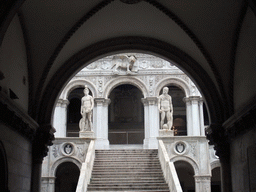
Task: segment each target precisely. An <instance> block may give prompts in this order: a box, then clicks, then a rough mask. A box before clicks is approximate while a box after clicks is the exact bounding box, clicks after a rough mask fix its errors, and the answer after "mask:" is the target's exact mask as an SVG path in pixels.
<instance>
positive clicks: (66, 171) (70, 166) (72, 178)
mask: <svg viewBox="0 0 256 192" xmlns="http://www.w3.org/2000/svg"><path fill="white" fill-rule="evenodd" d="M79 175H80V170H79V168H78V167H77V165H75V164H74V163H71V162H65V163H62V164H60V165H59V166H58V168H57V171H56V180H55V192H75V191H76V186H77V182H78V178H79Z"/></svg>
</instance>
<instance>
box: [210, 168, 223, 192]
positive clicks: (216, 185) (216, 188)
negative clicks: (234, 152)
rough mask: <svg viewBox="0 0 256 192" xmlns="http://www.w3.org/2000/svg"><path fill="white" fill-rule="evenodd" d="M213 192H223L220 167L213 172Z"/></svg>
mask: <svg viewBox="0 0 256 192" xmlns="http://www.w3.org/2000/svg"><path fill="white" fill-rule="evenodd" d="M211 192H221V174H220V167H216V168H214V169H213V170H212V178H211Z"/></svg>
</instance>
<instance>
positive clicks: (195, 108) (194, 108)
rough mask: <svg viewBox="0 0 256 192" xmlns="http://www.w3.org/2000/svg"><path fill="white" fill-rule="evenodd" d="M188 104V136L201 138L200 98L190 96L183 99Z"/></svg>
mask: <svg viewBox="0 0 256 192" xmlns="http://www.w3.org/2000/svg"><path fill="white" fill-rule="evenodd" d="M183 100H184V102H185V103H186V113H187V135H188V136H199V135H201V133H200V128H201V127H200V121H199V119H200V118H199V101H200V96H190V97H186V98H184V99H183Z"/></svg>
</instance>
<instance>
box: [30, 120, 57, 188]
mask: <svg viewBox="0 0 256 192" xmlns="http://www.w3.org/2000/svg"><path fill="white" fill-rule="evenodd" d="M54 132H55V129H54V128H53V127H52V126H51V125H50V124H45V125H41V126H40V127H39V128H38V129H37V131H36V135H35V138H34V140H33V145H32V174H31V177H32V178H33V179H32V182H31V191H40V189H41V185H40V184H41V171H42V161H43V158H44V157H45V156H46V155H47V153H48V150H49V149H48V147H49V146H51V145H52V144H53V143H52V141H53V140H54Z"/></svg>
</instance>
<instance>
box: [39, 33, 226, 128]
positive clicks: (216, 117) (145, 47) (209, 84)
mask: <svg viewBox="0 0 256 192" xmlns="http://www.w3.org/2000/svg"><path fill="white" fill-rule="evenodd" d="M130 51H137V52H144V53H146V52H147V53H151V54H153V55H157V56H160V57H162V58H165V59H166V60H170V61H174V62H176V63H177V64H179V67H181V68H182V69H183V70H185V71H186V73H187V74H189V75H190V76H191V77H192V78H193V79H194V80H195V82H196V83H197V85H198V86H199V88H200V90H201V92H202V93H203V95H204V97H205V100H206V103H207V106H208V109H209V112H210V116H211V123H213V124H222V123H223V121H224V120H225V119H226V118H227V117H226V115H227V113H228V112H227V111H225V109H224V107H223V106H224V102H223V98H222V97H221V95H220V94H219V92H218V89H217V88H216V87H215V85H214V83H213V81H212V80H211V78H210V77H209V76H208V75H207V73H206V71H205V70H204V69H203V68H202V67H201V66H200V64H198V63H197V62H196V61H195V60H194V59H193V58H191V57H190V56H189V55H187V54H186V53H184V52H183V51H181V50H180V49H178V48H177V47H174V46H173V45H170V44H168V43H165V42H163V41H159V40H157V39H154V38H148V37H138V36H127V37H117V38H113V39H108V40H104V41H101V42H98V43H95V44H93V45H91V46H89V47H86V48H84V49H83V50H82V51H80V52H78V53H77V54H75V55H74V56H72V57H71V58H70V59H69V60H67V61H66V62H65V63H64V64H63V65H62V67H61V68H60V69H59V70H58V72H57V73H56V75H54V76H53V77H52V79H51V80H50V81H49V83H48V84H47V87H46V89H45V91H44V93H43V97H42V99H41V100H40V104H39V107H38V108H37V114H38V116H37V118H36V119H38V123H39V124H50V122H51V114H52V110H53V107H54V101H55V100H56V97H57V96H58V94H59V92H60V91H61V88H62V86H63V85H64V84H65V83H66V81H67V79H69V78H70V77H71V76H72V75H74V73H75V72H77V71H78V70H79V69H81V68H82V67H84V66H85V65H84V64H86V65H88V64H89V63H90V62H92V61H93V60H95V58H99V57H103V56H106V55H109V54H113V53H118V52H119V53H120V52H130Z"/></svg>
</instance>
